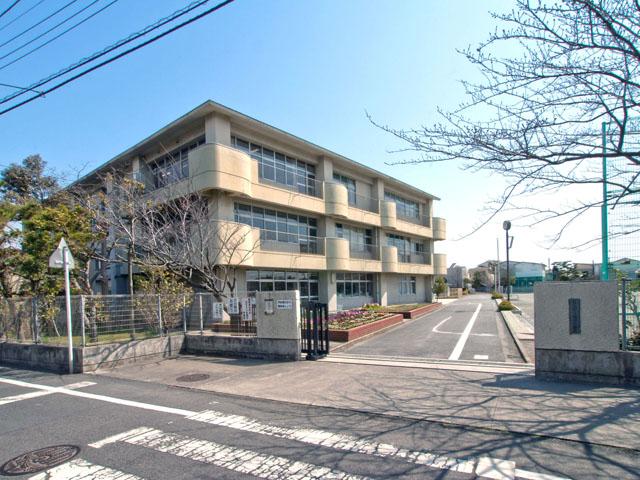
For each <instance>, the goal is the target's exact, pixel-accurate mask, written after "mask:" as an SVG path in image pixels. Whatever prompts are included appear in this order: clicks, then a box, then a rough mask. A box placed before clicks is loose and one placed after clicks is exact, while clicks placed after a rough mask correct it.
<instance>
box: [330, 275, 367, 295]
mask: <svg viewBox="0 0 640 480" xmlns="http://www.w3.org/2000/svg"><path fill="white" fill-rule="evenodd" d="M373 287H374V283H373V274H371V273H336V289H337V293H338V296H339V297H373Z"/></svg>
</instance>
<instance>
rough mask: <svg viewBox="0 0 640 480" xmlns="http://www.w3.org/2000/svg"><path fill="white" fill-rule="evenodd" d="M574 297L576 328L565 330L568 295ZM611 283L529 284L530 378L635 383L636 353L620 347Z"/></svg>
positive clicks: (639, 356)
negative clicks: (533, 375) (577, 316)
mask: <svg viewBox="0 0 640 480" xmlns="http://www.w3.org/2000/svg"><path fill="white" fill-rule="evenodd" d="M570 298H571V299H579V300H580V320H581V321H580V332H579V333H570V325H569V299H570ZM617 307H618V294H617V290H616V284H615V282H599V281H591V282H545V283H537V284H535V286H534V310H535V345H536V354H535V355H536V362H535V363H536V377H539V378H542V379H546V380H554V381H577V382H604V383H612V384H632V385H640V352H623V351H620V343H619V342H620V338H619V319H618V309H617Z"/></svg>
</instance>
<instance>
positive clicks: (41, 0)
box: [0, 0, 44, 32]
mask: <svg viewBox="0 0 640 480" xmlns="http://www.w3.org/2000/svg"><path fill="white" fill-rule="evenodd" d="M42 2H44V0H40V1H39V2H38V3H36V4H35V5H33V6H32V7H31V8H28V9H27V10H25V11H24V12H22V13H21V14H20V15H18V16H17V17H15V18H14V19H13V20H11V21H10V22H8V23H6V24H5V25H4V26H3V27H0V32H1V31H2V30H4V29H5V28H7V27H8V26H9V25H11V24H12V23H13V22H15V21H16V20H20V19H21V18H22V17H24V16H25V15H26V14H27V13H29V12H30V11H31V10H33V9H34V8H36V7H37V6H38V5H40V4H41V3H42Z"/></svg>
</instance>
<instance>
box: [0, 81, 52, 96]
mask: <svg viewBox="0 0 640 480" xmlns="http://www.w3.org/2000/svg"><path fill="white" fill-rule="evenodd" d="M0 87H9V88H16V89H18V90H25V91H28V92H36V93H37V94H39V95H44V94H43V93H42V92H41V91H39V90H34V89H33V88H29V87H19V86H17V85H11V84H10V83H0Z"/></svg>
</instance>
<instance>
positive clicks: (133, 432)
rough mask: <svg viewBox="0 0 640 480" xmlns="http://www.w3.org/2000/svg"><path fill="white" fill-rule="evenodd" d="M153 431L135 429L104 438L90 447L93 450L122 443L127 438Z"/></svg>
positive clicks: (142, 428)
mask: <svg viewBox="0 0 640 480" xmlns="http://www.w3.org/2000/svg"><path fill="white" fill-rule="evenodd" d="M151 430H153V428H149V427H140V428H134V429H133V430H129V431H127V432H123V433H118V434H117V435H111V436H110V437H107V438H103V439H102V440H98V441H97V442H93V443H90V444H89V445H88V446H89V447H93V448H102V447H104V446H105V445H109V444H111V443H116V442H120V441H122V440H124V439H125V438H128V437H135V436H136V435H140V434H141V433H147V432H149V431H151Z"/></svg>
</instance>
